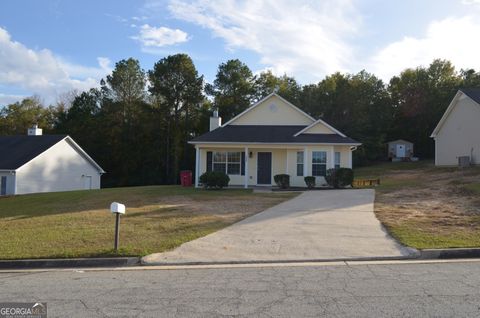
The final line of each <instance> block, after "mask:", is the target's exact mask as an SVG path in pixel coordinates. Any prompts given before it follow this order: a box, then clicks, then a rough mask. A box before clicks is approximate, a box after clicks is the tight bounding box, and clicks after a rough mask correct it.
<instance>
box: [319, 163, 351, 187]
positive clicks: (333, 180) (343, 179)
mask: <svg viewBox="0 0 480 318" xmlns="http://www.w3.org/2000/svg"><path fill="white" fill-rule="evenodd" d="M325 180H326V181H327V183H328V185H329V186H331V187H333V188H335V189H340V188H345V187H346V186H351V185H352V183H353V170H352V169H349V168H338V169H328V170H327V175H326V176H325Z"/></svg>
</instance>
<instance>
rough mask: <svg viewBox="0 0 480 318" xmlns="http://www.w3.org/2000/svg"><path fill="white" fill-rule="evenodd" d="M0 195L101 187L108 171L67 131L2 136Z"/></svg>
mask: <svg viewBox="0 0 480 318" xmlns="http://www.w3.org/2000/svg"><path fill="white" fill-rule="evenodd" d="M0 153H1V154H2V155H1V156H0V195H15V194H26V193H36V192H56V191H72V190H82V189H99V188H100V178H101V175H102V174H103V173H105V171H104V170H103V169H102V168H101V167H100V166H99V165H98V164H97V163H96V162H95V161H94V160H93V159H92V158H91V157H90V156H89V155H88V154H87V153H86V152H85V151H84V150H83V149H82V148H81V147H80V146H79V145H78V144H77V143H76V142H75V141H73V139H72V138H70V137H69V136H66V135H41V130H40V129H38V128H35V127H34V129H31V130H29V135H28V136H0Z"/></svg>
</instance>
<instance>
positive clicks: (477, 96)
mask: <svg viewBox="0 0 480 318" xmlns="http://www.w3.org/2000/svg"><path fill="white" fill-rule="evenodd" d="M460 90H461V91H462V92H463V93H465V94H466V95H467V96H468V97H470V98H471V99H473V100H474V101H475V102H477V103H479V104H480V88H461V89H460Z"/></svg>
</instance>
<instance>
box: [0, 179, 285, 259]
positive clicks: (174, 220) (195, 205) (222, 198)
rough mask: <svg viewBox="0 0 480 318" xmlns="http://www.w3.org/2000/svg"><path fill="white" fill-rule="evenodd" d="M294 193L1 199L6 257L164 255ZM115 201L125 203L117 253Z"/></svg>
mask: <svg viewBox="0 0 480 318" xmlns="http://www.w3.org/2000/svg"><path fill="white" fill-rule="evenodd" d="M292 196H293V195H292V194H276V193H275V194H254V193H252V191H251V190H243V189H238V190H230V189H228V190H223V191H206V190H199V189H193V188H182V187H178V186H149V187H130V188H112V189H102V190H92V191H74V192H57V193H45V194H31V195H22V196H15V197H3V198H0V233H1V235H0V259H22V258H59V257H89V256H113V255H122V256H137V255H145V254H149V253H153V252H162V251H165V250H169V249H172V248H174V247H176V246H179V245H181V244H182V243H184V242H187V241H190V240H193V239H196V238H198V237H201V236H204V235H207V234H209V233H212V232H214V231H217V230H219V229H221V228H223V227H225V226H227V225H230V224H232V223H233V222H236V221H238V220H240V219H242V218H244V217H246V216H248V215H251V214H253V213H256V212H260V211H262V210H263V209H265V208H267V207H270V206H272V205H275V204H277V203H280V202H281V201H284V200H286V199H288V198H290V197H292ZM112 201H119V202H122V203H125V205H126V206H127V213H126V215H125V216H122V218H121V226H120V246H121V250H120V251H119V253H114V251H113V250H112V247H113V236H114V222H115V220H114V216H113V215H112V214H111V213H110V212H109V210H108V209H109V204H110V203H111V202H112Z"/></svg>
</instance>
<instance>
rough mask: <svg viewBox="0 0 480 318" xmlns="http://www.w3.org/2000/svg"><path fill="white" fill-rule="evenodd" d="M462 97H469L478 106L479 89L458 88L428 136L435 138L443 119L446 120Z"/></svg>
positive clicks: (479, 104)
mask: <svg viewBox="0 0 480 318" xmlns="http://www.w3.org/2000/svg"><path fill="white" fill-rule="evenodd" d="M464 98H469V99H470V100H472V101H473V102H474V103H475V104H477V105H478V106H479V107H480V89H460V90H458V91H457V94H455V96H454V97H453V99H452V101H451V102H450V105H448V107H447V109H446V110H445V113H444V114H443V116H442V118H441V119H440V121H439V122H438V124H437V126H436V127H435V129H434V130H433V132H432V134H431V135H430V137H432V138H435V137H436V136H437V135H438V133H439V132H440V129H442V126H443V124H444V123H445V121H446V120H447V118H448V116H449V115H450V113H451V112H452V111H453V110H454V108H455V107H456V106H457V104H458V102H459V101H461V100H462V99H464Z"/></svg>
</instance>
